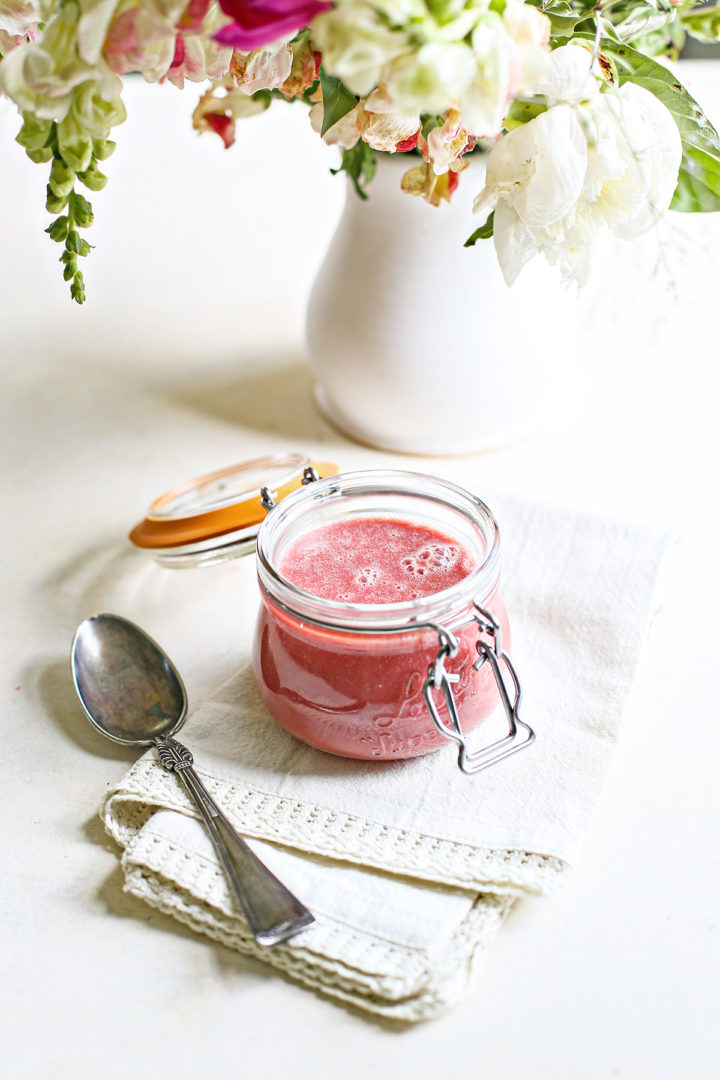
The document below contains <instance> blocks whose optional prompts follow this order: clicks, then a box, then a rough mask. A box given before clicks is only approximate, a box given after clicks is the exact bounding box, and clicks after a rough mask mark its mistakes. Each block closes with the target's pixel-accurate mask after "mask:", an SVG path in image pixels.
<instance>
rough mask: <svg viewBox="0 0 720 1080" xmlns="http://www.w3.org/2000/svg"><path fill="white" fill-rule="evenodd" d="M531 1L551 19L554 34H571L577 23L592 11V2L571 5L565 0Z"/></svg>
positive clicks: (551, 28) (530, 0)
mask: <svg viewBox="0 0 720 1080" xmlns="http://www.w3.org/2000/svg"><path fill="white" fill-rule="evenodd" d="M529 3H531V4H532V6H533V7H535V8H537V9H538V11H542V13H543V15H547V17H548V18H549V19H550V32H551V33H552V34H571V33H572V32H573V29H574V27H575V25H576V23H579V22H580V21H581V20H582V19H584V18H586V17H587V14H588V12H589V11H592V7H593V5H592V3H590V4H589V5H588V4H584V5H583V4H577V5H571V4H567V3H565V0H529Z"/></svg>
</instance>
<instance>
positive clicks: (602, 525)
mask: <svg viewBox="0 0 720 1080" xmlns="http://www.w3.org/2000/svg"><path fill="white" fill-rule="evenodd" d="M492 505H493V509H494V510H495V511H496V514H497V516H498V518H499V520H500V527H501V532H502V536H503V545H504V568H503V578H502V581H503V592H504V595H505V600H506V604H507V607H508V611H509V614H510V621H511V626H512V631H513V647H512V655H513V659H514V662H515V666H516V668H517V670H518V674H519V676H520V679H521V682H522V685H523V704H524V710H523V712H522V715H523V717H524V718H525V719H526V720H527V722H528V723H530V724H531V726H532V727H534V729H535V731H536V733H537V739H536V741H535V743H534V744H533V745H532V746H530V747H529V748H527V749H525V750H522V751H521V752H519V753H517V754H515V755H513V756H511V757H510V758H507V759H506V760H504V761H502V762H500V763H499V764H497V765H495V766H493V767H492V768H490V769H489V770H487V771H486V772H481V773H479V774H477V775H476V776H473V777H469V776H465V775H463V774H462V773H460V772H459V770H458V768H457V754H456V751H455V749H454V748H453V747H452V746H451V745H450V744H448V747H447V748H446V749H442V750H440V751H439V752H437V753H435V754H431V755H428V756H426V757H422V758H415V759H412V760H409V761H405V762H399V761H393V762H359V761H350V760H346V759H343V758H338V757H333V756H331V755H329V754H325V753H322V752H321V751H318V750H314V749H312V748H311V747H308V746H305V745H303V744H302V743H300V742H298V741H297V740H296V739H294V738H293V737H292V736H291V735H289V734H287V733H286V732H285V731H283V730H282V729H281V728H280V727H278V725H277V724H275V722H274V721H273V720H272V718H271V717H270V715H269V714H268V713H267V711H266V710H265V708H264V707H263V705H262V704H261V702H260V700H259V697H258V694H257V691H256V689H255V685H254V680H253V675H252V671H251V669H250V666H249V648H250V643H249V642H248V643H247V655H245V656H243V657H241V658H239V673H238V675H237V676H236V677H235V678H233V679H232V680H231V681H230V682H228V683H227V684H226V685H225V686H224V687H223V688H222V689H221V690H220V691H219V692H218V693H217V694H216V695H214V696H213V697H212V698H211V699H209V700H208V701H207V702H205V703H204V704H203V705H201V706H200V707H199V708H198V709H196V710H195V711H194V712H193V714H192V716H191V717H190V720H189V722H188V725H187V729H186V731H185V732H183V736H185V735H186V736H187V738H186V739H185V741H186V742H187V743H188V744H189V745H190V747H191V749H192V750H193V753H194V755H195V762H196V767H197V770H198V772H199V773H200V774H201V775H202V777H203V779H204V780H205V782H206V783H207V786H208V788H209V790H210V791H211V793H212V794H213V796H214V797H215V799H216V800H217V802H218V803H219V805H220V806H221V807H222V809H223V811H224V813H225V814H226V815H227V817H228V818H229V819H230V820H231V821H232V822H233V824H234V825H235V826H236V827H237V829H238V830H239V831H240V832H241V833H243V834H244V835H246V836H248V837H251V838H256V839H255V840H253V846H254V847H255V849H256V851H257V852H258V854H259V855H260V857H261V858H262V859H263V860H264V861H265V862H266V863H267V864H268V865H269V866H270V868H271V869H272V870H273V871H274V872H275V873H276V874H277V876H278V877H279V878H280V879H281V880H282V881H284V882H285V883H286V884H287V885H288V887H289V888H290V889H291V890H292V891H293V892H294V893H296V895H298V896H299V897H300V899H301V900H302V901H303V902H304V903H305V904H306V906H307V907H308V908H309V909H310V910H311V911H312V912H313V914H314V915H315V916H316V920H317V921H316V923H315V924H314V925H313V926H311V927H310V928H309V929H307V930H305V931H303V932H302V933H301V934H299V935H298V936H297V937H295V938H293V939H291V940H290V941H289V942H286V943H284V944H282V945H279V946H276V947H275V948H273V949H271V950H266V949H261V948H260V947H259V946H257V945H256V944H255V942H254V941H253V940H252V938H251V937H250V935H249V933H248V930H247V927H246V924H245V922H244V920H243V918H242V916H241V915H240V914H239V913H238V912H237V911H236V910H235V908H234V906H233V904H232V902H231V900H230V895H229V892H228V889H227V886H226V882H225V878H224V875H223V873H222V871H221V869H220V867H219V865H218V863H217V860H216V858H215V855H214V852H213V849H212V846H211V844H210V841H209V840H208V839H207V837H206V835H205V832H204V829H203V827H202V826H201V825H200V823H199V822H198V821H197V820H196V819H195V817H194V816H193V807H192V806H191V804H190V803H189V801H188V799H187V797H186V796H185V794H184V791H183V788H182V785H181V783H180V781H179V780H178V779H177V777H175V776H174V775H173V774H171V773H168V772H166V771H165V770H163V769H162V768H160V766H159V765H158V764H157V762H156V759H155V756H154V751H149V752H148V753H147V754H145V756H144V757H143V758H141V759H140V760H139V761H138V762H137V764H136V765H134V766H133V767H132V768H131V769H130V770H129V772H128V773H127V774H126V775H125V776H124V777H123V779H122V780H121V782H120V783H119V784H118V785H117V787H116V788H114V789H113V790H111V791H110V792H109V794H108V795H107V797H106V799H105V801H104V803H103V806H102V809H101V816H102V818H103V821H104V823H105V826H106V828H107V829H108V831H109V832H110V834H111V835H112V836H114V837H115V839H116V840H117V841H118V843H119V844H120V845H121V846H122V848H123V855H122V866H123V870H124V873H125V879H126V885H125V887H126V889H127V890H128V891H129V892H131V893H133V894H134V895H135V896H138V897H141V898H142V899H144V900H146V901H147V902H148V903H150V904H152V905H154V906H155V907H157V908H159V909H160V910H162V911H164V912H166V913H168V914H171V915H173V916H175V917H176V918H178V919H179V920H181V921H182V922H184V923H186V924H188V925H189V926H191V927H193V928H194V929H196V930H199V931H201V932H203V933H205V934H207V935H209V936H210V937H212V938H214V939H216V940H218V941H221V942H223V943H224V944H226V945H229V946H230V947H232V948H236V949H238V950H239V951H240V952H243V953H247V954H251V955H253V956H255V957H261V958H262V959H264V960H266V961H267V962H268V963H270V964H272V965H274V966H275V967H277V968H279V969H280V970H281V971H283V972H284V973H286V974H287V975H289V976H291V977H292V978H294V979H297V980H298V981H300V982H302V983H304V984H306V985H307V986H310V987H313V988H315V989H317V990H319V991H321V992H323V993H325V994H328V995H331V996H334V997H336V998H340V999H342V1000H345V1001H348V1002H350V1003H352V1004H353V1005H355V1006H357V1007H360V1008H363V1009H366V1010H368V1011H371V1012H375V1013H380V1014H383V1015H385V1016H388V1017H395V1018H397V1019H402V1020H413V1021H415V1020H422V1019H427V1018H429V1017H431V1016H433V1015H436V1014H437V1013H438V1012H440V1011H442V1010H444V1009H445V1008H447V1007H448V1006H449V1005H450V1004H451V1003H452V1002H454V1001H456V1000H457V999H458V997H460V996H461V995H462V994H463V992H464V991H465V990H466V989H467V987H468V984H469V981H470V979H471V978H472V974H473V971H474V970H475V969H476V968H477V966H478V963H479V961H480V959H481V957H482V954H483V952H484V950H485V949H486V948H487V947H488V945H489V944H490V943H491V941H492V940H493V938H494V936H495V934H496V933H497V931H498V929H499V927H500V925H501V923H502V921H503V918H504V916H505V915H506V914H507V912H508V911H509V909H510V907H511V906H512V904H513V903H514V902H515V901H516V900H517V899H518V898H519V897H522V896H525V895H529V894H535V895H545V894H547V893H549V892H550V891H551V890H552V889H553V888H554V887H555V886H556V885H557V884H558V883H559V881H560V880H561V879H562V877H563V875H564V874H565V873H566V872H567V871H568V870H569V868H570V867H571V865H572V863H573V860H574V859H575V858H576V856H577V852H578V849H579V846H580V843H581V841H582V838H583V835H584V833H585V832H586V830H587V827H588V824H589V820H590V817H591V814H592V811H593V808H594V805H595V803H596V801H597V799H598V796H599V793H600V790H601V787H602V783H603V778H604V775H605V773H606V771H607V768H608V766H609V761H610V756H611V753H612V750H613V746H614V744H615V742H616V740H617V738H618V732H619V728H620V720H621V713H622V709H623V706H624V703H625V701H626V698H627V695H628V691H629V688H630V684H631V680H632V676H633V673H634V671H635V668H636V665H637V660H638V657H639V653H640V649H641V647H642V644H643V641H644V638H645V635H646V631H647V627H648V623H649V618H650V615H651V611H652V598H653V592H654V587H655V583H656V580H657V577H658V573H659V568H660V564H661V560H662V556H663V553H664V551H665V549H666V547H667V537H666V536H663V535H660V534H658V533H657V532H655V531H653V530H649V529H648V528H646V527H644V526H638V525H635V524H629V523H626V522H620V521H616V520H611V519H608V518H605V517H600V516H597V515H594V514H588V513H585V512H577V511H575V510H571V509H568V508H563V507H559V506H553V505H548V504H540V503H536V502H533V501H530V500H525V499H517V498H508V497H504V498H496V499H494V500H493V504H492ZM493 722H494V721H493V720H492V719H491V720H489V721H487V722H486V724H485V725H481V728H480V730H479V731H478V732H476V733H475V736H474V738H476V737H477V738H481V739H482V740H483V741H486V740H487V725H488V724H492V723H493ZM483 728H485V729H486V730H485V731H483Z"/></svg>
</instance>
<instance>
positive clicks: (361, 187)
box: [330, 139, 377, 199]
mask: <svg viewBox="0 0 720 1080" xmlns="http://www.w3.org/2000/svg"><path fill="white" fill-rule="evenodd" d="M376 168H377V160H376V157H375V151H374V150H373V149H371V147H369V146H368V144H367V143H365V142H363V141H362V139H359V140H358V141H357V142H356V143H355V145H354V146H353V147H352V148H351V149H350V150H343V156H342V163H341V165H340V168H339V169H331V170H330V172H331V173H339V172H346V173H347V174H348V176H349V177H350V179H351V180H352V182H353V184H354V185H355V190H356V191H357V193H358V195H359V196H360V198H361V199H367V197H368V196H367V192H366V191H365V185H366V184H369V183H370V181H371V180H372V178H373V176H374V175H375V169H376Z"/></svg>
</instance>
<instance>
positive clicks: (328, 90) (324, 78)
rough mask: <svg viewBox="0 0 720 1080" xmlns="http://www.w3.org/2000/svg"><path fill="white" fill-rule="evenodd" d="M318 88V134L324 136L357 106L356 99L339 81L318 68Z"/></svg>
mask: <svg viewBox="0 0 720 1080" xmlns="http://www.w3.org/2000/svg"><path fill="white" fill-rule="evenodd" d="M320 87H321V89H322V96H323V122H322V128H321V129H320V134H321V135H324V134H325V132H326V131H329V130H330V128H331V127H332V126H333V124H337V122H338V120H342V118H343V116H347V114H348V113H349V112H351V111H352V110H353V109H354V108H355V106H356V105H357V98H356V97H355V95H354V94H351V93H350V91H349V90H348V89H347V88H346V87H345V86H343V84H342V83H341V82H340V80H339V79H336V78H335V77H334V76H333V75H328V74H327V73H326V72H325V71H324V70H323V68H322V66H321V67H320Z"/></svg>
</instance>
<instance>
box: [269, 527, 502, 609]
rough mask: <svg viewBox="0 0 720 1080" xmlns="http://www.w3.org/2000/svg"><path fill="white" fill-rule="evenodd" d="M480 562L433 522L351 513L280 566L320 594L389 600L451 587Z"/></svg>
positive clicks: (302, 540)
mask: <svg viewBox="0 0 720 1080" xmlns="http://www.w3.org/2000/svg"><path fill="white" fill-rule="evenodd" d="M479 561H480V560H479V558H478V556H477V554H476V553H475V552H472V551H470V550H468V549H467V548H466V547H465V546H464V545H463V544H461V543H459V542H457V541H455V540H453V539H451V538H450V537H448V536H444V535H443V534H442V533H441V532H439V531H436V530H435V529H433V528H430V527H429V526H426V525H420V524H413V523H412V522H408V521H402V520H399V519H393V518H390V519H388V518H370V517H368V518H361V517H348V518H346V519H339V520H337V521H333V522H329V523H327V524H325V525H321V526H319V527H318V528H316V529H312V530H310V531H308V532H307V533H305V534H304V535H303V536H301V537H299V539H298V540H297V541H295V543H294V544H291V545H290V547H289V549H288V550H287V551H286V552H285V553H284V556H283V557H282V559H281V560H280V564H279V567H278V568H279V570H280V573H281V574H282V575H283V576H284V577H285V578H286V579H287V580H288V581H290V582H291V583H292V584H294V585H297V586H298V587H299V588H301V589H304V590H305V592H309V593H312V594H313V595H315V596H321V597H325V598H327V599H329V600H341V601H345V602H350V603H356V604H387V603H396V602H398V601H402V600H417V599H419V598H420V597H423V596H431V595H433V594H434V593H438V592H441V591H442V590H443V589H447V588H450V587H451V586H453V585H456V584H457V583H458V582H459V581H462V580H463V578H465V577H467V575H468V574H469V573H471V572H472V571H473V570H474V569H475V568H476V567H477V566H478V563H479Z"/></svg>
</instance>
